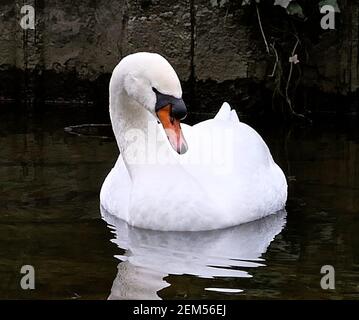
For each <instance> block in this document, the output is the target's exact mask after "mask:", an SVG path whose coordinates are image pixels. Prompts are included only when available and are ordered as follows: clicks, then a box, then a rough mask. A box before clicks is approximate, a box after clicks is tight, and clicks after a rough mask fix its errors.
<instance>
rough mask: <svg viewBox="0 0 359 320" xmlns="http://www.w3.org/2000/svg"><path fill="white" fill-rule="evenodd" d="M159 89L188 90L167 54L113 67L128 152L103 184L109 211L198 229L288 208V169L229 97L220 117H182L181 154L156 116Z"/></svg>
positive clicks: (119, 134) (113, 95)
mask: <svg viewBox="0 0 359 320" xmlns="http://www.w3.org/2000/svg"><path fill="white" fill-rule="evenodd" d="M152 88H156V89H157V90H158V91H160V92H162V93H164V94H167V95H171V96H174V97H176V98H180V97H181V95H182V91H181V86H180V82H179V80H178V77H177V75H176V73H175V71H174V70H173V68H172V67H171V66H170V64H169V63H168V62H167V61H166V60H165V59H164V58H163V57H161V56H160V55H157V54H152V53H136V54H133V55H130V56H127V57H126V58H124V59H123V60H122V61H121V62H120V63H119V65H118V66H117V67H116V68H115V70H114V72H113V75H112V78H111V83H110V115H111V121H112V126H113V130H114V133H115V136H116V140H117V143H118V146H119V149H120V152H121V154H120V156H119V158H118V160H117V162H116V164H115V166H114V168H113V169H112V170H111V172H110V173H109V175H108V176H107V178H106V180H105V182H104V184H103V186H102V189H101V194H100V200H101V205H102V206H103V208H104V209H105V210H106V211H108V212H109V213H111V214H113V215H115V216H117V217H119V218H120V219H123V220H125V221H127V222H128V223H129V224H130V225H133V226H136V227H140V228H146V229H154V230H164V231H169V230H171V231H199V230H210V229H218V228H225V227H229V226H234V225H238V224H241V223H245V222H249V221H252V220H256V219H259V218H262V217H264V216H267V215H269V214H273V213H275V212H277V211H279V210H281V209H283V208H284V206H285V203H286V199H287V182H286V179H285V176H284V174H283V172H282V170H281V169H280V168H279V167H278V166H277V164H276V163H275V162H274V161H273V158H272V156H271V154H270V151H269V149H268V147H267V145H266V144H265V142H264V141H263V140H262V138H261V137H260V135H259V134H258V133H257V132H256V131H255V130H254V129H252V128H251V127H249V126H248V125H246V124H244V123H242V122H240V121H239V119H238V117H237V114H236V112H235V111H234V110H231V108H230V106H229V105H228V104H227V103H224V104H223V106H222V107H221V109H220V110H219V112H218V114H217V115H216V116H215V117H214V119H211V120H207V121H203V122H200V123H198V124H196V125H194V126H188V125H183V124H182V130H183V135H184V137H185V139H186V140H187V144H188V151H187V152H186V153H185V154H182V155H179V154H177V153H176V152H175V151H174V150H173V149H172V148H171V145H170V143H169V141H168V139H167V137H166V134H165V132H164V129H163V128H162V126H161V125H160V124H158V123H157V120H158V119H157V117H156V113H155V103H156V95H155V93H154V92H153V90H152Z"/></svg>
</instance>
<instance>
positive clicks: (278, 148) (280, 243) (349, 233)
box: [0, 108, 359, 299]
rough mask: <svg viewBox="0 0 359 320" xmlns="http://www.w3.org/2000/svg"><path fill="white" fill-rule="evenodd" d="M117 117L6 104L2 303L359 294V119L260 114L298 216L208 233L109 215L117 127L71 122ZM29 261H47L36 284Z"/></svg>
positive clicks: (0, 201) (0, 222)
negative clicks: (108, 179)
mask: <svg viewBox="0 0 359 320" xmlns="http://www.w3.org/2000/svg"><path fill="white" fill-rule="evenodd" d="M193 118H194V117H192V119H193ZM197 118H198V117H197ZM107 121H108V119H107V118H106V117H102V116H101V115H100V116H99V115H98V114H97V113H95V112H93V111H91V109H87V110H81V109H75V108H63V109H53V110H51V109H48V110H47V111H46V112H40V113H29V112H25V111H24V110H17V109H10V110H2V111H1V113H0V146H1V151H0V239H1V242H0V252H1V258H0V277H1V282H0V298H1V299H13V298H20V299H31V298H33V299H44V298H50V299H107V298H110V299H128V298H153V299H159V298H161V299H174V298H181V299H207V298H213V299H217V298H218V299H255V298H266V299H279V298H282V299H283V298H284V299H294V298H299V299H310V298H315V299H342V298H351V299H358V298H359V232H358V230H359V129H358V124H357V121H356V120H355V119H335V121H334V120H333V119H332V120H326V124H325V125H324V124H320V123H319V122H318V121H316V122H315V123H314V125H304V124H301V125H295V126H291V127H287V128H286V127H283V126H280V125H278V124H273V123H268V122H264V123H258V122H257V123H254V122H253V126H254V127H255V128H256V129H257V130H258V131H259V132H260V133H261V134H262V136H263V138H264V140H265V141H266V142H267V143H268V145H269V146H270V149H271V151H272V154H273V157H274V158H275V160H276V161H277V162H278V164H279V165H280V166H281V167H282V168H283V170H284V171H285V173H286V175H287V177H288V181H289V187H290V188H289V200H288V205H287V208H286V212H281V213H279V214H278V215H275V216H269V217H267V218H265V219H262V220H259V221H255V222H252V223H249V224H245V225H242V226H238V227H234V228H230V229H226V230H218V231H211V232H199V233H179V232H178V233H163V232H162V233H161V232H155V231H148V230H138V229H136V228H130V227H128V226H127V225H126V224H124V223H123V222H121V221H119V220H116V219H114V218H113V217H111V216H109V215H106V214H105V220H106V221H103V220H102V219H101V214H100V208H99V190H100V188H101V184H102V182H103V180H104V178H105V176H106V174H107V173H108V171H109V170H110V168H111V167H112V166H113V164H114V162H115V160H116V158H117V147H116V143H115V141H114V140H113V139H112V138H107V139H106V138H104V136H108V135H109V132H110V130H108V129H109V128H108V127H107V129H106V127H101V128H100V129H96V128H87V129H88V130H87V129H86V127H85V128H82V129H79V130H80V132H81V133H82V134H81V135H73V134H69V132H67V131H65V130H64V128H65V127H68V126H71V125H79V124H84V123H106V122H107ZM322 122H323V121H322ZM25 264H30V265H33V266H34V268H35V271H36V289H35V290H28V291H24V290H22V289H21V287H20V284H19V283H20V279H21V274H20V268H21V266H22V265H25ZM323 265H333V266H334V268H335V271H336V289H335V290H329V291H325V290H322V289H321V287H320V279H321V276H322V275H321V274H320V269H321V267H322V266H323Z"/></svg>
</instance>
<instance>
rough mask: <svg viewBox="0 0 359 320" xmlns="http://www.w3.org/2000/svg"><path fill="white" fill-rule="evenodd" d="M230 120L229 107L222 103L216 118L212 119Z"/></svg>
mask: <svg viewBox="0 0 359 320" xmlns="http://www.w3.org/2000/svg"><path fill="white" fill-rule="evenodd" d="M230 118H231V106H230V105H229V104H228V103H227V102H224V103H223V104H222V107H221V108H220V109H219V111H218V112H217V114H216V116H215V117H214V119H215V120H230Z"/></svg>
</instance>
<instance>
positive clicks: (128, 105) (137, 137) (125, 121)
mask: <svg viewBox="0 0 359 320" xmlns="http://www.w3.org/2000/svg"><path fill="white" fill-rule="evenodd" d="M110 117H111V122H112V128H113V131H114V134H115V136H116V141H117V145H118V147H119V149H120V153H121V154H122V158H123V160H124V162H125V164H126V167H127V169H128V171H129V173H130V176H131V177H132V178H133V177H134V176H135V175H136V174H139V173H140V172H141V170H142V169H145V168H146V166H148V165H153V164H156V163H158V161H159V160H160V161H161V162H163V161H171V160H173V155H172V154H171V153H172V152H171V151H170V150H169V149H168V144H167V142H166V141H165V140H164V139H163V132H160V127H159V126H158V124H157V119H156V118H155V117H154V116H153V115H151V114H150V113H149V112H148V111H147V110H146V109H145V108H144V107H143V106H141V105H140V104H138V103H137V102H136V101H134V100H132V99H131V98H130V97H128V95H127V94H126V93H125V92H119V93H116V95H111V97H110ZM163 150H166V151H167V152H163ZM158 157H161V158H162V159H159V158H158Z"/></svg>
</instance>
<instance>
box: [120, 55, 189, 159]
mask: <svg viewBox="0 0 359 320" xmlns="http://www.w3.org/2000/svg"><path fill="white" fill-rule="evenodd" d="M119 67H121V69H122V70H121V71H122V72H123V73H122V74H124V80H123V86H124V89H125V91H126V93H127V95H128V96H129V97H130V98H131V99H133V100H135V101H136V102H137V103H138V104H140V105H141V106H143V107H144V108H145V109H147V111H149V112H150V113H152V114H153V115H154V116H155V117H157V119H158V120H159V121H160V122H161V124H162V126H163V128H164V130H165V132H166V135H167V138H168V140H169V142H170V144H171V145H172V147H173V149H174V150H175V151H176V152H177V153H179V154H183V153H185V152H186V151H187V149H188V147H187V143H186V140H185V139H184V137H183V134H182V130H181V125H180V121H181V120H183V119H184V118H185V117H186V115H187V108H186V105H185V103H184V102H183V100H182V88H181V84H180V81H179V79H178V76H177V74H176V72H175V70H174V69H173V68H172V66H171V65H170V64H169V62H168V61H167V60H166V59H165V58H163V57H162V56H160V55H159V54H155V53H147V52H139V53H135V54H131V55H129V56H127V57H125V58H124V59H122V61H121V62H120V64H119Z"/></svg>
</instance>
